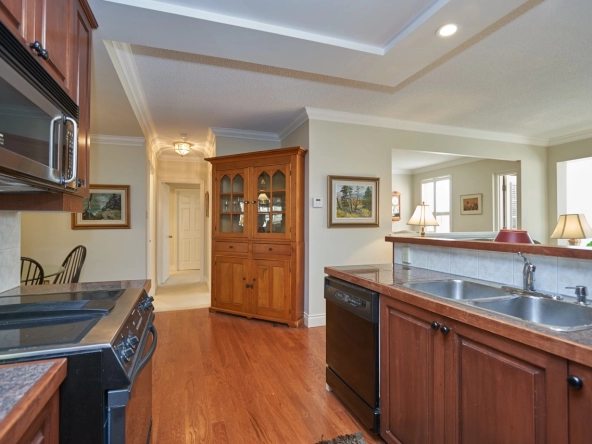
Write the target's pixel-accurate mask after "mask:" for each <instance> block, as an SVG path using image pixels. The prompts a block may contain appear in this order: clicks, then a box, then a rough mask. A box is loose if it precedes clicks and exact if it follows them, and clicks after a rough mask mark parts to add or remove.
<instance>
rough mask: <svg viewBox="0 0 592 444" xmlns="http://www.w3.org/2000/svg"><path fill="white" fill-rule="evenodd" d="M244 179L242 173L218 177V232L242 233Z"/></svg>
mask: <svg viewBox="0 0 592 444" xmlns="http://www.w3.org/2000/svg"><path fill="white" fill-rule="evenodd" d="M244 198H245V180H244V178H243V176H242V175H240V174H237V175H235V176H234V177H232V178H231V177H230V176H229V175H224V176H222V178H221V179H220V203H219V205H220V209H219V214H220V232H221V233H242V232H244V222H245V201H244Z"/></svg>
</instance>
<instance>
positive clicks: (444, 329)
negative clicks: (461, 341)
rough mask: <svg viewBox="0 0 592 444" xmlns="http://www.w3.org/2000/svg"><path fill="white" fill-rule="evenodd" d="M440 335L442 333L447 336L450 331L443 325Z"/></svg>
mask: <svg viewBox="0 0 592 444" xmlns="http://www.w3.org/2000/svg"><path fill="white" fill-rule="evenodd" d="M440 333H442V334H443V335H447V334H448V333H450V329H449V328H448V327H446V326H445V325H443V326H442V327H440Z"/></svg>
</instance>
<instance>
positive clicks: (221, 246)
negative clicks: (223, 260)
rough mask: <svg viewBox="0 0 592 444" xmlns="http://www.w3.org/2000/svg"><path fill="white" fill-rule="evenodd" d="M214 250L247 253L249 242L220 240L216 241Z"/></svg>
mask: <svg viewBox="0 0 592 444" xmlns="http://www.w3.org/2000/svg"><path fill="white" fill-rule="evenodd" d="M214 250H215V251H226V252H233V253H248V252H249V244H248V243H247V242H221V241H216V242H215V246H214Z"/></svg>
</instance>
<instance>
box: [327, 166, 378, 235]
mask: <svg viewBox="0 0 592 444" xmlns="http://www.w3.org/2000/svg"><path fill="white" fill-rule="evenodd" d="M379 184H380V178H378V177H355V176H327V190H328V197H327V202H328V203H329V204H328V205H327V211H328V213H327V226H328V227H329V228H337V227H378V224H379V218H378V202H379V199H378V190H379Z"/></svg>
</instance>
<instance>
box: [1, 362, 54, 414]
mask: <svg viewBox="0 0 592 444" xmlns="http://www.w3.org/2000/svg"><path fill="white" fill-rule="evenodd" d="M52 365H53V363H51V362H39V363H34V364H31V363H27V364H23V365H16V366H0V421H2V420H3V419H4V418H5V417H6V415H8V412H10V411H11V410H12V409H13V407H14V406H15V405H16V404H17V403H18V402H19V401H20V400H21V399H22V397H23V396H24V395H25V394H26V393H27V392H28V391H29V390H30V389H31V388H32V387H33V386H34V385H35V384H36V383H37V381H39V379H41V377H42V376H43V375H44V374H45V373H46V372H47V370H49V368H50V367H51V366H52Z"/></svg>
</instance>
